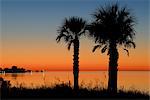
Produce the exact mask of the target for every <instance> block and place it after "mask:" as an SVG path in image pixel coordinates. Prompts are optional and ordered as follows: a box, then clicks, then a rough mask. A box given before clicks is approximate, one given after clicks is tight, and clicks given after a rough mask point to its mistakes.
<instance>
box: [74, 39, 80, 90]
mask: <svg viewBox="0 0 150 100" xmlns="http://www.w3.org/2000/svg"><path fill="white" fill-rule="evenodd" d="M73 74H74V90H75V91H78V88H79V85H78V77H79V75H78V74H79V40H78V37H77V36H76V37H75V41H74V55H73Z"/></svg>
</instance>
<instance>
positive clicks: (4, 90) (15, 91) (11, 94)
mask: <svg viewBox="0 0 150 100" xmlns="http://www.w3.org/2000/svg"><path fill="white" fill-rule="evenodd" d="M0 82H2V84H1V97H2V98H4V99H15V98H25V99H27V98H39V99H40V98H104V99H109V98H111V99H112V98H119V99H121V98H126V99H128V98H131V99H140V98H141V99H147V100H148V99H149V98H150V95H149V94H148V93H146V92H142V91H139V90H124V89H119V90H117V94H115V95H112V94H110V93H109V91H108V90H107V89H105V88H102V87H94V88H89V87H83V86H84V85H83V86H81V87H79V90H78V92H77V93H76V92H75V91H74V89H73V87H72V86H71V84H70V83H69V82H68V83H64V82H63V83H61V84H55V85H53V86H52V87H46V86H42V87H37V88H33V89H31V88H25V87H22V86H21V85H20V87H11V84H10V82H9V81H7V80H4V79H3V78H0Z"/></svg>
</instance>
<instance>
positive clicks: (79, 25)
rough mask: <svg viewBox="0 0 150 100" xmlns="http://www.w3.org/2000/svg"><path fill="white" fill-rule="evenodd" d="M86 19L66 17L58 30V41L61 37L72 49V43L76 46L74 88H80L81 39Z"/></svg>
mask: <svg viewBox="0 0 150 100" xmlns="http://www.w3.org/2000/svg"><path fill="white" fill-rule="evenodd" d="M85 26H86V21H85V20H83V19H82V18H79V17H70V18H69V19H65V20H64V23H63V25H62V27H60V29H59V30H58V33H59V35H58V36H57V38H56V41H57V42H60V39H62V38H63V39H64V41H65V42H66V43H67V45H68V50H70V47H71V45H72V44H73V46H74V55H73V74H74V90H78V88H79V87H78V74H79V44H80V42H79V39H80V37H81V36H82V35H83V34H84V33H85Z"/></svg>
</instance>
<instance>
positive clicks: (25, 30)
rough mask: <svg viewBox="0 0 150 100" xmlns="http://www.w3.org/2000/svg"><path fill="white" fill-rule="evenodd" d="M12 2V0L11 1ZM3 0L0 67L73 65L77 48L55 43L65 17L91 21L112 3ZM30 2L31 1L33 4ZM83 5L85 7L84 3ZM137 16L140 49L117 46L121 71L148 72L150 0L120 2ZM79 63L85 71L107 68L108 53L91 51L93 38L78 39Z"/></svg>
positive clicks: (99, 0)
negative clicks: (74, 52) (103, 7)
mask: <svg viewBox="0 0 150 100" xmlns="http://www.w3.org/2000/svg"><path fill="white" fill-rule="evenodd" d="M11 1H12V0H11ZM11 1H10V0H3V2H2V5H3V6H2V10H0V13H1V14H2V16H0V19H2V24H0V30H1V31H0V67H2V68H5V67H11V66H13V65H16V66H18V67H23V68H26V69H38V70H41V69H48V70H65V69H69V70H70V69H72V66H73V65H72V64H73V61H72V59H73V51H72V48H71V50H70V51H68V50H67V46H66V44H65V43H60V44H57V43H56V40H55V39H56V36H57V29H58V28H59V26H60V25H61V24H62V22H63V20H64V18H65V17H69V16H79V17H82V18H84V19H86V20H87V21H88V23H89V22H90V21H91V20H93V19H92V16H91V14H92V13H93V12H94V10H95V9H96V7H99V6H101V5H104V4H105V3H108V2H107V1H103V0H91V1H89V2H85V1H84V0H81V1H80V0H70V1H69V0H67V1H65V2H66V3H64V2H62V1H61V0H56V1H55V0H54V1H53V0H49V1H47V0H39V2H36V0H35V1H33V2H32V1H30V0H21V1H19V0H17V1H16V2H11ZM31 2H32V3H31ZM83 4H84V6H83ZM119 4H120V6H122V7H124V6H125V5H127V7H128V8H129V9H131V13H132V14H133V15H135V17H136V18H137V24H136V26H135V31H136V38H135V43H136V45H137V47H136V49H130V50H129V52H130V56H129V57H128V56H127V54H126V52H125V51H124V50H123V49H122V48H121V47H119V49H118V50H119V54H120V55H119V60H118V64H119V66H118V67H119V69H126V70H150V63H149V61H150V53H149V51H150V47H149V46H150V45H149V43H150V41H149V40H150V35H149V34H150V32H149V9H148V8H149V2H148V0H135V1H134V2H133V1H131V0H123V1H122V0H120V1H119ZM80 43H81V44H80V55H79V61H80V63H79V65H80V69H81V70H96V69H107V68H108V62H109V61H108V59H109V56H107V53H105V54H101V53H100V50H99V51H98V50H97V51H96V52H95V53H92V48H93V46H94V42H93V41H92V40H90V39H89V38H85V39H83V38H82V39H81V41H80Z"/></svg>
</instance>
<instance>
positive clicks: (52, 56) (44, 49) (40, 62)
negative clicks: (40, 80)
mask: <svg viewBox="0 0 150 100" xmlns="http://www.w3.org/2000/svg"><path fill="white" fill-rule="evenodd" d="M45 42H46V41H45ZM92 43H93V42H92V41H91V40H87V38H86V39H81V42H80V55H79V60H80V62H79V64H80V70H97V69H98V70H99V69H101V70H103V69H107V68H108V59H109V56H107V55H106V53H104V54H101V53H100V51H99V50H97V51H96V52H94V53H92V51H91V50H92V47H93V44H92ZM14 44H15V45H12V43H11V45H10V46H3V47H4V48H2V53H1V54H2V58H1V60H0V61H1V66H2V67H11V66H13V65H16V66H19V67H24V68H27V69H36V70H40V69H46V70H71V69H72V63H73V61H72V59H73V56H72V55H73V51H72V49H71V50H70V51H68V50H67V46H66V45H65V44H64V43H59V44H57V43H56V42H55V41H51V42H50V45H44V44H45V43H44V42H43V43H41V44H40V43H38V45H34V46H33V45H32V44H28V47H29V49H24V46H25V45H24V44H22V45H21V46H19V47H20V48H15V47H14V46H17V45H20V43H18V42H17V43H16V42H14ZM137 45H138V43H137ZM11 46H13V47H14V48H13V49H11V50H10V49H9V48H10V47H11ZM39 47H40V48H39ZM143 50H144V52H143V53H142V51H143ZM119 54H120V55H119V60H118V63H119V69H123V70H150V68H149V67H148V66H149V62H148V60H149V58H148V57H149V56H148V55H149V53H148V47H146V45H143V47H142V46H140V47H138V46H137V48H136V49H130V56H129V57H128V56H127V55H126V52H125V51H124V50H123V49H122V48H119Z"/></svg>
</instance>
